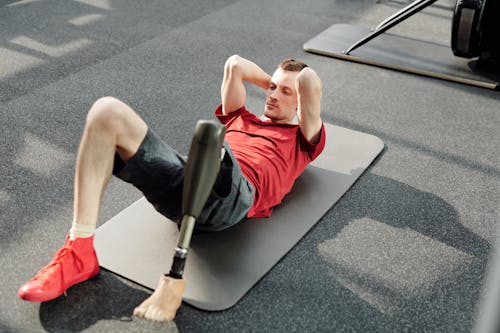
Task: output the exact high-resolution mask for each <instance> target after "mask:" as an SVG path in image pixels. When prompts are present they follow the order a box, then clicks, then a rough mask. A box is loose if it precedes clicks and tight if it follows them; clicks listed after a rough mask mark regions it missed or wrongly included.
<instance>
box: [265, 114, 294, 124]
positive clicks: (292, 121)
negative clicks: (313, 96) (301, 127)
mask: <svg viewBox="0 0 500 333" xmlns="http://www.w3.org/2000/svg"><path fill="white" fill-rule="evenodd" d="M260 120H262V121H270V122H273V123H276V124H290V125H297V124H298V123H299V120H298V119H297V116H295V117H293V118H292V119H291V120H289V121H285V120H283V121H277V120H273V119H271V118H268V117H266V115H264V114H263V115H261V116H260Z"/></svg>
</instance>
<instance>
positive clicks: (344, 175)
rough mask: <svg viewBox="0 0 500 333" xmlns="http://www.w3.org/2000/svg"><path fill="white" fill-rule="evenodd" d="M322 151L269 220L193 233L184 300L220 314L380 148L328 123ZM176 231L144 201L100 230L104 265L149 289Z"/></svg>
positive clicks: (163, 267)
mask: <svg viewBox="0 0 500 333" xmlns="http://www.w3.org/2000/svg"><path fill="white" fill-rule="evenodd" d="M325 126H326V133H327V143H326V147H325V150H324V151H323V153H322V154H321V155H320V156H319V157H318V158H317V159H316V160H315V161H314V162H313V163H312V164H311V165H310V166H308V167H307V169H306V170H305V171H304V173H303V174H302V175H301V176H300V177H299V179H297V181H296V183H295V186H294V188H293V190H292V192H291V193H289V194H288V195H287V196H286V197H285V199H284V201H283V203H282V204H281V205H280V206H279V207H276V208H275V210H274V212H273V215H272V216H271V217H270V218H266V219H249V220H246V221H244V222H242V223H240V224H238V225H236V226H234V227H232V228H229V229H226V230H224V231H221V232H217V233H210V234H198V235H194V236H193V238H192V241H191V247H190V249H189V254H188V260H187V263H186V269H185V273H184V278H185V279H186V290H185V293H184V301H185V302H186V303H189V304H191V305H192V306H195V307H197V308H200V309H203V310H208V311H218V310H224V309H227V308H229V307H231V306H233V305H234V304H236V302H237V301H238V300H239V299H240V298H241V297H242V296H243V295H244V294H245V293H246V292H247V291H248V290H249V289H250V288H251V287H252V286H253V285H254V284H255V283H257V281H259V279H260V278H262V277H263V276H264V274H266V273H267V272H268V271H269V270H270V269H271V268H272V267H273V266H274V265H275V264H276V263H277V262H278V261H279V260H280V259H281V258H282V257H283V256H284V255H285V254H286V253H287V252H288V251H289V250H290V249H291V248H292V247H293V246H294V245H295V244H296V243H297V242H298V241H299V240H300V239H301V238H302V237H303V236H304V235H305V234H306V232H307V231H308V230H309V229H310V228H311V227H312V226H313V225H314V224H315V223H316V222H317V221H318V220H319V219H321V217H322V216H323V215H324V214H325V213H326V212H327V211H328V209H330V207H332V206H333V205H334V204H335V202H336V201H337V200H338V199H339V198H340V197H341V196H342V195H343V194H344V193H345V192H346V191H347V190H348V189H349V187H351V185H352V184H353V183H354V182H355V181H356V179H357V178H358V177H359V176H360V175H361V174H362V173H363V171H364V170H365V169H366V168H367V167H368V166H369V165H370V164H371V162H372V161H373V160H374V159H375V158H376V157H377V155H378V154H379V153H380V152H381V151H382V150H383V148H384V143H383V142H382V141H381V140H380V139H379V138H377V137H375V136H373V135H369V134H366V133H361V132H357V131H353V130H349V129H346V128H342V127H338V126H334V125H329V124H325ZM177 235H178V229H177V226H176V224H174V223H172V222H171V221H169V220H168V219H166V218H165V217H164V216H162V215H160V214H159V213H157V212H156V211H155V210H154V208H153V207H152V206H151V205H150V204H149V203H148V202H147V201H146V200H145V199H144V198H142V199H139V200H138V201H136V202H135V203H133V204H132V205H131V206H129V207H127V208H126V209H124V210H123V211H122V212H120V213H119V214H118V215H116V216H115V217H113V218H111V219H110V220H109V221H107V222H106V223H104V224H103V225H102V226H100V227H99V228H98V229H97V232H96V235H95V247H96V250H97V255H98V257H99V261H100V264H101V266H102V267H103V268H106V269H108V270H110V271H112V272H114V273H116V274H118V275H120V276H123V277H125V278H128V279H130V280H132V281H134V282H136V283H138V284H140V285H143V286H146V287H148V288H151V289H155V288H156V284H157V282H158V279H159V277H160V276H161V275H162V274H163V273H165V272H168V271H169V269H170V265H171V262H172V257H173V254H174V249H175V246H176V243H177Z"/></svg>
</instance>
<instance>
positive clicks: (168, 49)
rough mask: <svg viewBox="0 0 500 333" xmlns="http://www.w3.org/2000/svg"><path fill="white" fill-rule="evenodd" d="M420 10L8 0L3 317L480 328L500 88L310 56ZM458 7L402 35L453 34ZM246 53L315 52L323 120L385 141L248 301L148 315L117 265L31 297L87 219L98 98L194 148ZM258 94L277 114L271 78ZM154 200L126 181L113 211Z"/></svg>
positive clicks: (18, 323) (422, 18)
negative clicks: (327, 40) (89, 137)
mask: <svg viewBox="0 0 500 333" xmlns="http://www.w3.org/2000/svg"><path fill="white" fill-rule="evenodd" d="M406 4H407V2H406V1H402V0H401V1H399V0H397V1H396V0H394V1H392V0H385V1H375V0H365V1H352V0H308V1H303V0H287V1H283V0H276V1H264V0H253V1H232V0H193V1H173V0H168V1H160V0H156V1H134V0H124V1H118V0H79V1H70V0H61V1H50V0H47V1H43V0H39V1H36V0H24V1H8V0H0V27H1V31H2V33H1V35H0V100H1V106H0V110H1V118H0V124H1V139H2V141H1V144H0V156H1V162H0V172H1V179H0V209H1V213H0V223H1V228H0V237H1V239H0V250H1V256H0V265H1V269H2V271H1V273H2V274H1V285H0V306H1V308H0V331H2V332H81V331H84V332H175V331H177V330H178V331H180V332H404V331H410V332H469V331H471V330H472V327H473V326H474V322H475V319H476V317H477V307H478V304H479V301H480V298H481V288H482V286H483V279H484V278H485V275H486V271H487V260H488V257H489V253H490V251H491V249H492V248H493V246H492V244H494V242H495V239H496V224H498V222H499V221H498V220H499V214H500V208H499V202H500V154H499V153H498V149H499V148H498V147H499V146H500V136H499V135H498V132H499V129H500V100H499V93H498V92H493V91H488V90H484V89H479V88H473V87H469V86H464V85H459V84H456V83H449V82H445V81H439V80H434V79H430V78H425V77H419V76H414V75H410V74H404V73H398V72H393V71H388V70H384V69H380V68H375V67H369V66H366V65H361V64H355V63H349V62H344V61H340V60H335V59H331V58H327V57H321V56H317V55H313V54H309V53H306V52H304V51H303V50H302V45H303V43H304V42H306V41H307V40H309V39H311V38H312V37H314V36H315V35H316V34H318V33H319V32H321V31H323V30H324V29H326V28H328V27H330V26H331V25H332V24H334V23H350V24H359V25H366V26H375V25H376V24H377V23H378V22H379V21H381V20H382V19H384V18H385V17H387V16H388V15H390V14H392V13H393V12H395V11H396V10H398V9H400V8H401V7H403V6H404V5H406ZM453 5H454V1H452V0H448V1H440V2H438V3H436V4H435V5H434V6H433V7H432V8H429V9H427V10H425V11H424V12H422V13H420V14H418V15H417V16H415V17H412V18H411V19H409V20H407V21H406V22H405V23H403V24H401V25H400V26H398V27H397V28H396V29H395V30H394V31H398V32H401V33H403V34H405V35H408V36H419V37H422V36H424V37H425V38H426V39H428V40H432V41H435V42H438V43H449V35H450V25H451V15H452V12H451V8H452V7H453ZM235 53H238V54H240V55H242V56H244V57H247V58H250V59H252V60H254V61H255V62H257V63H258V64H260V65H261V66H262V67H263V68H264V69H266V70H268V71H272V70H274V67H275V65H276V64H277V63H278V62H279V61H280V60H282V58H285V57H295V58H299V59H302V60H304V61H306V62H308V63H309V64H310V65H311V66H312V67H313V68H315V69H316V71H317V72H318V73H319V74H320V76H321V77H322V79H323V83H324V94H323V96H324V100H323V117H324V120H325V121H328V122H332V123H334V124H336V125H339V126H343V127H347V128H351V129H355V130H360V131H363V132H367V133H371V134H374V135H376V136H378V137H380V138H381V139H382V140H383V141H384V142H385V144H386V150H385V151H384V153H383V154H382V155H381V156H380V157H379V158H378V159H377V160H376V161H375V163H374V164H373V166H372V167H371V168H370V169H368V170H367V172H366V173H365V174H364V175H362V176H361V178H360V179H359V180H358V182H357V183H356V184H355V185H354V186H353V187H352V188H351V190H350V191H348V192H347V193H346V194H345V196H344V197H343V198H342V199H341V200H340V201H339V202H338V203H337V204H336V205H335V206H334V207H332V208H331V209H330V210H329V212H328V213H327V214H326V215H325V216H324V217H323V218H322V219H321V220H320V221H319V222H318V224H317V225H316V226H315V227H314V228H313V229H312V230H311V231H310V232H309V233H308V234H307V235H306V236H305V237H304V238H303V239H302V240H301V241H300V242H299V243H298V244H297V245H296V246H295V247H294V248H293V249H292V251H291V252H290V253H289V254H288V255H287V256H286V257H285V258H284V259H283V260H281V261H280V262H279V263H278V264H277V265H276V266H275V267H274V268H273V269H272V270H271V271H270V272H269V273H268V274H267V275H266V276H265V277H264V278H263V279H262V280H261V281H259V283H258V284H257V285H256V286H255V287H253V288H252V289H251V290H250V292H249V293H248V294H247V295H246V296H244V297H243V299H242V300H241V301H240V302H239V303H238V304H237V305H236V306H234V307H233V308H231V309H229V310H226V311H223V312H215V313H214V312H203V311H200V310H197V309H195V308H192V307H190V306H188V305H183V306H182V307H181V308H180V310H179V312H178V315H177V317H176V319H175V322H173V323H151V322H148V321H145V320H141V319H136V318H132V317H131V316H130V315H131V312H132V310H133V308H134V307H135V306H136V305H137V304H138V303H140V302H141V301H142V300H143V299H144V298H146V297H147V296H148V295H149V291H148V290H146V289H144V288H141V287H139V286H137V285H135V284H133V283H130V282H128V281H125V280H123V279H121V278H118V277H116V276H115V275H113V274H111V273H109V272H106V271H103V272H102V273H101V274H100V275H99V276H98V277H96V278H94V279H92V280H91V281H89V282H85V283H83V284H81V285H78V286H75V287H73V288H71V289H70V290H69V292H68V295H67V296H66V297H64V296H63V297H60V298H59V299H56V300H54V301H51V302H47V303H43V304H39V303H28V302H23V301H20V300H18V299H17V296H16V293H17V289H18V287H19V286H20V285H21V284H22V283H23V282H24V281H26V280H27V279H29V278H30V277H31V276H32V275H33V274H34V273H35V272H36V271H37V270H38V269H39V268H40V267H42V266H43V265H44V264H46V263H47V262H48V260H49V259H50V258H51V256H52V255H53V253H54V252H55V250H56V249H57V248H59V247H60V246H61V245H62V243H63V241H64V237H65V235H66V233H67V231H68V229H69V226H70V223H71V219H72V196H73V194H72V189H73V181H72V178H73V172H74V169H73V165H74V161H75V157H76V151H77V148H78V142H79V140H80V136H81V131H82V128H83V125H84V120H85V115H86V112H87V110H88V109H89V107H90V106H91V105H92V102H93V101H94V100H95V99H96V98H98V97H101V96H105V95H113V96H117V97H119V98H120V99H122V100H124V101H126V102H127V103H128V104H130V105H131V106H132V107H133V108H134V109H136V110H137V112H138V113H140V114H141V115H142V116H143V117H144V119H145V120H146V121H147V122H148V124H150V126H151V127H152V128H153V129H155V130H156V131H157V132H158V133H161V134H162V135H163V137H164V138H165V140H166V141H167V142H169V143H170V144H171V145H173V146H174V147H176V148H178V149H179V150H180V151H182V152H184V153H185V152H187V150H188V147H189V143H190V138H191V133H192V130H193V128H194V125H195V123H196V120H197V119H202V118H210V117H212V112H213V110H214V108H215V107H216V106H217V103H218V102H219V86H220V80H221V77H222V68H223V65H224V62H225V59H226V58H227V57H228V56H230V55H232V54H235ZM429 61H432V54H429ZM248 100H249V105H250V107H251V108H252V109H253V110H256V111H260V110H262V107H263V103H262V100H263V95H262V93H261V92H259V91H257V90H255V89H250V90H249V96H248ZM140 196H141V194H140V193H139V192H138V191H136V190H135V189H133V188H132V187H130V186H129V185H128V184H124V183H121V182H119V181H118V180H116V179H113V180H111V183H110V186H109V188H108V190H107V192H106V194H105V196H104V199H103V207H102V209H101V215H100V222H99V224H101V223H103V222H104V221H106V220H107V219H109V218H111V217H112V216H114V215H115V214H117V213H118V212H120V211H121V210H122V209H124V208H125V207H127V206H128V205H129V204H131V203H132V202H134V201H135V200H137V199H138V198H139V197H140ZM277 237H279V235H277ZM166 269H167V268H166Z"/></svg>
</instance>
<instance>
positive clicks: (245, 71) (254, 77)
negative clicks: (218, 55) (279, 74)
mask: <svg viewBox="0 0 500 333" xmlns="http://www.w3.org/2000/svg"><path fill="white" fill-rule="evenodd" d="M225 68H226V70H229V71H230V72H231V74H232V75H236V76H237V77H238V78H239V79H241V80H242V81H245V82H248V83H251V84H254V85H256V86H258V87H260V88H262V89H267V88H269V82H270V80H271V76H270V75H269V74H267V73H266V72H265V71H264V70H263V69H262V68H260V67H259V66H258V65H257V64H255V63H254V62H252V61H250V60H248V59H245V58H243V57H240V56H239V55H233V56H231V57H229V59H228V60H227V62H226V66H225Z"/></svg>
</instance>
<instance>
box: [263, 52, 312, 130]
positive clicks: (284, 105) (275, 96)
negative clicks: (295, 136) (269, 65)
mask: <svg viewBox="0 0 500 333" xmlns="http://www.w3.org/2000/svg"><path fill="white" fill-rule="evenodd" d="M305 67H307V65H306V64H304V63H303V62H300V61H297V60H295V59H286V60H283V61H282V62H281V63H280V64H279V65H278V69H276V71H275V72H274V74H273V76H272V77H271V82H270V84H269V88H268V89H267V92H266V106H265V109H264V115H265V116H266V117H268V118H269V119H271V120H273V121H276V122H280V123H289V122H291V121H292V120H293V119H294V117H295V115H296V113H297V106H298V98H297V97H298V96H297V89H296V88H295V78H296V77H297V75H298V74H299V73H300V71H301V70H302V69H304V68H305Z"/></svg>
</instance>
